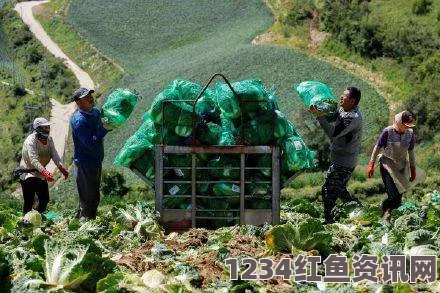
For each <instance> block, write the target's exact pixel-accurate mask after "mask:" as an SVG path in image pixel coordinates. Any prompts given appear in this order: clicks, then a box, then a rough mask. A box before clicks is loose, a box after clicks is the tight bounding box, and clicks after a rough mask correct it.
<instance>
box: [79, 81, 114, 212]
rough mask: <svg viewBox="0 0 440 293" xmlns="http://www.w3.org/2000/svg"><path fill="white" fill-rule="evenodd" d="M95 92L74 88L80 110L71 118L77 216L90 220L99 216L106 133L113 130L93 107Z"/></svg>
mask: <svg viewBox="0 0 440 293" xmlns="http://www.w3.org/2000/svg"><path fill="white" fill-rule="evenodd" d="M93 93H94V90H90V89H87V88H79V89H77V90H75V91H74V93H73V98H72V101H74V102H76V104H77V106H78V110H77V111H76V112H75V113H74V114H73V116H72V118H71V120H70V124H71V127H72V137H73V144H74V152H75V154H74V157H73V161H74V164H75V167H76V168H75V170H76V185H77V188H78V195H79V207H78V213H77V217H78V218H81V217H86V218H89V219H94V218H96V212H97V209H98V205H99V200H100V193H99V187H100V184H101V170H102V160H103V159H104V136H105V135H106V134H107V133H108V131H109V130H111V128H110V126H108V120H107V119H105V118H103V119H102V118H101V112H100V110H99V109H97V108H95V107H94V106H95V101H94V99H93V96H92V94H93Z"/></svg>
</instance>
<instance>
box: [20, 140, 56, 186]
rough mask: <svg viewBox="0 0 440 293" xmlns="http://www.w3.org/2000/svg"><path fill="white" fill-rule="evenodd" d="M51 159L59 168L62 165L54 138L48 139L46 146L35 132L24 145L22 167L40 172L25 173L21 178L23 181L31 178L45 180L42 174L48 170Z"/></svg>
mask: <svg viewBox="0 0 440 293" xmlns="http://www.w3.org/2000/svg"><path fill="white" fill-rule="evenodd" d="M51 159H52V160H53V161H54V163H55V165H57V166H59V165H60V164H61V159H60V156H59V155H58V152H57V150H56V149H55V145H54V143H53V140H52V137H50V136H49V137H48V138H47V143H46V144H45V145H44V144H43V143H41V141H40V140H39V139H38V138H37V133H36V132H33V133H32V134H30V135H29V136H28V137H27V138H26V140H25V141H24V143H23V149H22V152H21V161H20V167H21V168H22V169H26V170H30V169H37V170H38V172H31V173H25V174H22V175H21V177H20V178H21V179H22V180H25V179H27V178H29V177H38V178H40V179H44V177H43V175H41V172H42V171H43V170H44V169H45V168H46V166H47V164H49V162H50V160H51Z"/></svg>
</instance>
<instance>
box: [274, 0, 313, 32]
mask: <svg viewBox="0 0 440 293" xmlns="http://www.w3.org/2000/svg"><path fill="white" fill-rule="evenodd" d="M312 11H313V3H312V1H310V0H306V1H304V0H294V1H292V8H291V9H290V10H289V12H288V13H287V15H286V17H285V18H284V19H283V20H282V22H283V23H284V24H285V25H290V26H296V25H300V24H302V23H303V22H304V21H305V20H307V19H310V18H312Z"/></svg>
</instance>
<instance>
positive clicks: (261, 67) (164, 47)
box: [68, 1, 387, 164]
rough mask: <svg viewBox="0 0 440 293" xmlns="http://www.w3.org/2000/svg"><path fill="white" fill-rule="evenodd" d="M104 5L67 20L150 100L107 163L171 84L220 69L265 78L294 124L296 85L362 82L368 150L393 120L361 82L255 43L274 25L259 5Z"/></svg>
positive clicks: (73, 10)
mask: <svg viewBox="0 0 440 293" xmlns="http://www.w3.org/2000/svg"><path fill="white" fill-rule="evenodd" d="M104 6H106V3H105V1H73V2H72V4H71V6H70V9H69V14H68V15H69V16H68V22H69V23H70V24H71V25H73V27H75V28H76V29H77V30H78V31H79V32H80V33H81V34H82V35H83V36H84V37H85V38H86V39H88V40H89V41H90V42H91V43H93V44H95V45H96V47H97V48H98V49H99V50H101V51H103V52H104V53H105V54H106V55H108V56H110V57H111V58H114V59H115V61H116V62H118V63H119V64H121V65H122V66H123V67H124V69H126V72H127V74H128V75H127V77H126V78H125V79H124V80H123V81H122V82H121V84H120V85H121V86H128V87H131V88H136V89H137V90H138V91H139V92H140V93H141V94H142V96H144V97H145V98H144V99H143V101H142V102H141V103H140V104H139V106H138V107H137V109H136V111H135V113H134V115H133V116H132V118H131V123H129V124H127V125H126V126H125V127H124V128H123V129H120V130H118V131H115V132H113V133H111V134H110V135H109V136H108V137H107V138H106V140H107V145H106V151H107V154H106V163H107V164H111V163H112V161H113V158H114V156H115V154H116V152H117V150H118V148H119V147H120V144H121V143H122V142H123V141H125V140H126V139H127V138H128V137H129V136H130V135H131V134H132V133H133V132H134V131H135V129H137V127H138V126H139V125H140V122H141V121H140V117H141V115H142V114H143V113H144V111H145V110H146V109H147V108H148V107H149V105H150V102H151V100H152V99H153V98H154V96H155V95H156V94H157V93H159V92H160V91H161V90H162V89H164V88H165V87H166V86H167V83H168V82H169V81H171V80H173V79H175V78H184V79H189V80H194V81H196V82H199V83H204V82H205V81H206V80H207V79H208V78H209V76H210V75H211V74H212V73H214V72H223V73H225V74H226V75H227V76H228V77H229V78H230V79H231V80H233V81H235V80H240V79H246V78H259V79H261V80H263V81H264V82H265V83H266V84H267V85H268V86H271V85H274V86H275V88H276V90H277V93H278V96H279V98H280V104H281V108H282V110H283V112H285V113H286V114H287V115H288V116H289V117H290V118H291V119H294V118H295V117H294V116H295V115H294V113H295V112H298V109H299V108H301V106H299V107H298V105H300V104H298V100H297V99H296V97H294V94H293V90H292V89H291V85H292V84H293V83H295V82H299V81H302V80H308V79H318V80H321V81H323V82H326V83H328V84H330V85H331V86H332V87H333V88H334V89H335V92H336V94H339V93H340V92H341V91H342V90H343V89H344V88H345V87H346V86H348V85H357V86H359V87H361V88H362V89H363V94H364V99H363V101H362V104H361V107H362V108H363V109H364V113H365V115H364V116H365V118H366V119H365V120H366V127H365V131H366V132H367V135H366V136H365V137H366V138H367V139H366V141H365V145H366V146H369V145H370V143H371V142H372V136H371V135H368V134H370V133H378V131H379V129H380V128H382V127H383V126H384V124H385V123H386V117H387V110H386V107H384V100H383V98H382V97H380V96H379V95H378V94H377V92H376V91H375V90H374V89H373V88H372V87H370V86H368V85H367V84H365V83H364V82H362V81H361V80H359V79H357V78H355V77H354V76H352V75H350V74H347V73H346V72H344V71H342V70H339V69H337V68H335V67H333V66H331V65H330V64H328V63H325V62H321V61H319V60H316V59H313V58H310V57H308V56H307V55H306V54H303V53H300V52H295V51H292V50H288V49H284V48H279V47H273V46H253V45H251V44H250V43H251V40H252V39H253V38H254V37H255V36H256V35H258V34H259V33H261V32H262V31H264V30H265V29H267V28H268V27H269V26H270V25H271V24H272V22H273V16H272V15H271V13H270V11H269V10H268V9H267V7H266V6H265V5H264V4H263V3H261V2H260V1H223V2H221V3H220V2H219V3H213V2H212V1H185V2H183V3H182V2H179V3H178V4H177V3H176V2H175V1H160V2H159V1H118V2H117V3H114V4H113V5H111V6H110V7H106V9H104ZM90 14H92V15H94V17H88V15H90ZM309 118H310V117H309ZM296 122H297V123H296V124H297V126H298V127H299V128H300V130H302V131H306V130H307V128H306V127H307V126H306V125H305V124H308V123H309V124H311V123H313V122H312V120H308V122H307V123H304V124H303V123H300V122H299V121H296Z"/></svg>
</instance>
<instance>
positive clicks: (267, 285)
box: [0, 191, 440, 292]
mask: <svg viewBox="0 0 440 293" xmlns="http://www.w3.org/2000/svg"><path fill="white" fill-rule="evenodd" d="M108 202H109V201H108V200H107V203H108ZM17 210H18V203H17V202H15V201H6V202H2V203H0V225H1V228H0V241H1V243H2V246H1V247H0V283H1V286H0V291H1V292H8V291H9V290H11V291H12V292H43V291H46V292H47V291H50V292H95V291H97V292H197V291H203V292H245V291H246V290H249V291H246V292H274V291H284V292H290V291H295V292H309V291H318V290H321V291H323V290H325V291H326V292H341V290H342V291H344V292H414V291H426V292H439V290H440V282H439V281H437V282H434V283H426V282H423V281H419V282H417V283H416V284H408V283H397V284H383V283H381V282H379V283H373V282H368V281H361V282H357V283H341V284H338V283H323V282H317V283H316V282H315V283H314V282H299V281H294V276H291V278H290V279H289V278H287V279H286V280H284V279H283V278H282V277H274V278H272V279H271V280H266V281H265V280H256V281H248V280H241V279H238V280H230V279H229V274H230V271H229V266H226V265H225V260H226V259H228V258H237V260H238V265H239V268H240V269H241V271H242V270H243V269H244V268H245V266H244V265H243V259H246V258H256V259H260V258H263V257H264V258H268V259H272V260H274V262H275V263H277V262H279V261H280V260H281V259H285V258H289V259H292V260H293V259H295V258H296V257H298V255H303V256H321V259H322V260H324V259H325V258H326V257H327V256H328V255H330V254H332V253H336V254H338V255H342V256H347V258H349V259H351V258H353V256H354V255H356V254H358V255H360V254H372V255H376V256H379V257H381V256H383V255H405V256H407V257H409V256H411V255H437V256H439V254H440V237H439V233H440V232H439V226H440V192H437V191H435V192H432V193H429V194H426V195H425V196H423V197H422V198H420V200H419V201H417V202H409V201H408V202H406V203H405V204H404V205H403V206H401V207H400V208H399V209H397V210H395V211H394V212H393V220H392V222H391V223H388V222H386V221H383V220H382V219H381V210H380V209H379V208H378V207H377V206H375V205H368V204H365V205H364V206H362V207H360V206H358V205H357V204H356V203H355V202H352V203H347V204H345V205H343V206H341V207H340V209H339V210H338V217H339V222H337V223H335V224H329V225H322V224H321V220H320V219H321V218H322V209H321V204H320V203H319V202H311V201H309V200H304V199H299V200H292V201H287V202H284V203H283V204H282V212H281V221H282V225H279V226H275V227H271V226H270V225H265V226H263V227H255V226H248V225H243V226H232V227H224V228H220V229H217V230H206V229H192V230H190V231H188V232H185V233H183V234H177V233H170V234H168V235H165V234H164V232H163V229H162V227H161V226H160V224H159V223H158V221H157V220H158V218H157V215H156V214H155V212H154V210H153V208H152V204H151V203H147V202H144V201H132V202H130V201H129V202H125V201H121V200H116V199H113V200H112V204H107V205H103V206H101V207H100V214H99V216H98V217H97V219H95V220H89V221H86V220H84V219H81V220H78V219H76V218H74V213H73V211H66V210H54V209H53V210H51V211H50V212H46V213H45V214H44V215H43V216H41V215H40V214H39V213H38V212H36V211H31V212H29V213H28V214H26V215H25V216H24V217H22V216H21V215H20V214H19V212H18V211H17ZM408 270H409V268H408V267H407V271H408ZM317 272H318V274H319V275H324V274H325V272H324V267H323V264H322V263H319V264H318V267H317ZM383 273H384V272H383V271H380V270H379V273H378V276H379V281H381V277H380V276H381V275H383ZM439 274H440V266H438V267H437V277H438V275H439ZM350 275H351V276H353V271H352V270H350ZM393 290H394V291H393Z"/></svg>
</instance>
